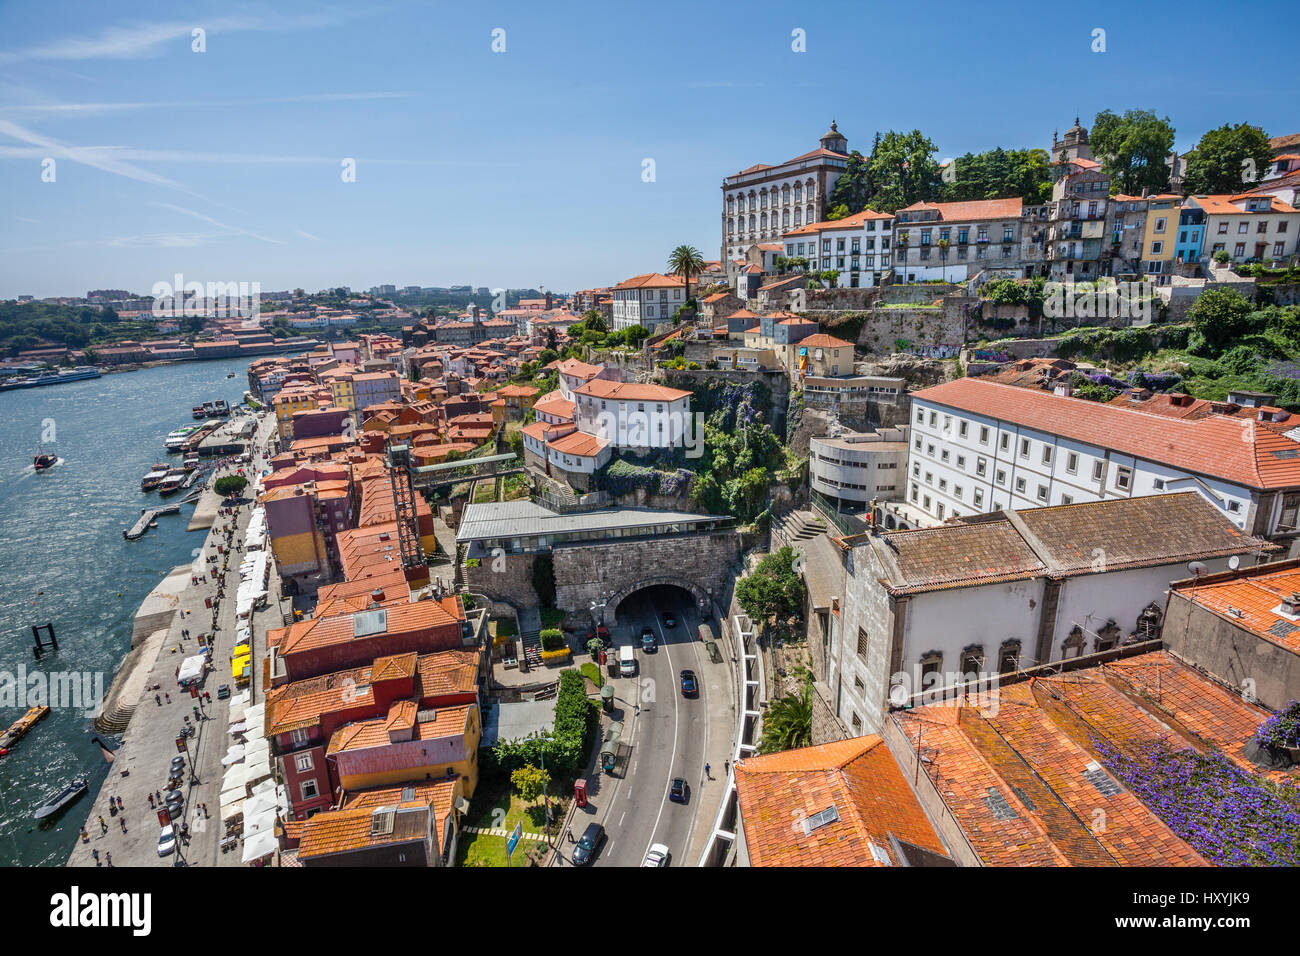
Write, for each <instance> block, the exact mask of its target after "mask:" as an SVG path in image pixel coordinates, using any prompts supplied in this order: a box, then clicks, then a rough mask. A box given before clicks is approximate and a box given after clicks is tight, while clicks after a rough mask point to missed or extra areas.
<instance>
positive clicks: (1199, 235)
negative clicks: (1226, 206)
mask: <svg viewBox="0 0 1300 956" xmlns="http://www.w3.org/2000/svg"><path fill="white" fill-rule="evenodd" d="M1204 243H1205V210H1204V209H1201V208H1199V207H1197V206H1187V205H1184V206H1183V209H1182V213H1181V214H1180V215H1179V217H1178V235H1177V236H1176V237H1175V242H1174V260H1175V261H1176V262H1185V263H1196V262H1200V261H1201V246H1202V245H1204Z"/></svg>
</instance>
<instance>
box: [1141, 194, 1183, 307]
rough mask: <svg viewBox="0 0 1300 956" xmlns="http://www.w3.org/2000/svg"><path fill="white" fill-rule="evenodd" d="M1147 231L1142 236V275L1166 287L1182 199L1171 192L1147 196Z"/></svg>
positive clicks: (1171, 269) (1171, 267)
mask: <svg viewBox="0 0 1300 956" xmlns="http://www.w3.org/2000/svg"><path fill="white" fill-rule="evenodd" d="M1146 200H1147V223H1146V232H1145V233H1144V235H1143V236H1142V273H1143V275H1144V276H1148V277H1150V279H1151V281H1152V282H1155V283H1157V284H1158V285H1165V284H1166V283H1168V282H1169V275H1170V273H1171V272H1172V271H1173V261H1174V247H1175V246H1176V245H1177V243H1176V240H1177V238H1178V217H1179V215H1180V214H1181V211H1182V204H1183V197H1182V196H1175V195H1173V194H1172V193H1163V194H1161V195H1159V196H1147V197H1146Z"/></svg>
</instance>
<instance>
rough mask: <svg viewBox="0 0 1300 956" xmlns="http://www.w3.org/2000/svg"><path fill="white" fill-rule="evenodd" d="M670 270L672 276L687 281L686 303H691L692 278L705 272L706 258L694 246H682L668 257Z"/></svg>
mask: <svg viewBox="0 0 1300 956" xmlns="http://www.w3.org/2000/svg"><path fill="white" fill-rule="evenodd" d="M668 269H669V272H670V273H671V274H672V275H675V276H681V277H682V278H683V279H685V280H686V301H687V302H690V301H691V276H694V275H699V274H700V273H701V272H703V271H704V257H703V256H702V255H700V250H698V249H696V248H695V247H694V246H688V245H684V244H683V245H680V246H678V247H677V248H676V249H674V250H673V251H672V252H671V253H669V255H668Z"/></svg>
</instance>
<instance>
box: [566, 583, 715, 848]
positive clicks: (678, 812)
mask: <svg viewBox="0 0 1300 956" xmlns="http://www.w3.org/2000/svg"><path fill="white" fill-rule="evenodd" d="M665 611H672V612H673V614H674V615H676V618H677V625H676V626H675V627H672V628H666V627H665V626H664V623H663V613H664V612H665ZM619 617H620V623H619V625H618V626H617V627H616V628H615V629H614V634H613V637H614V639H615V641H616V642H617V643H618V644H620V645H622V644H626V643H630V642H634V644H635V647H636V657H637V664H638V670H639V672H638V674H637V675H636V677H633V678H616V679H615V681H614V687H615V694H616V695H617V699H616V704H617V706H618V708H621V709H622V710H623V714H622V719H623V720H624V739H625V740H626V741H628V743H629V744H630V750H629V751H627V753H626V763H625V764H624V765H623V766H621V767H619V768H618V769H617V770H616V771H615V773H614V774H613V775H609V774H604V775H602V779H601V785H600V788H599V793H598V794H597V796H596V798H595V799H593V801H592V802H593V805H594V806H595V812H594V813H593V814H591V815H583V814H582V812H581V811H579V813H578V815H576V816H575V818H574V825H573V828H574V836H575V837H577V836H579V835H580V834H581V829H582V828H583V827H585V826H586V824H587V823H590V822H592V821H593V820H594V821H597V822H600V823H603V824H604V826H605V829H606V831H607V833H608V838H607V842H606V843H605V846H604V848H603V849H602V851H601V853H600V856H599V857H598V858H597V860H596V863H595V865H596V866H640V865H641V861H642V860H643V859H644V858H645V854H646V851H647V850H648V849H649V848H650V846H651V844H654V843H663V844H665V845H666V846H667V847H668V848H669V851H670V852H671V854H672V862H673V863H674V864H676V865H686V863H687V861H688V860H690V859H693V857H694V856H695V855H698V853H699V847H698V846H695V845H694V844H695V839H696V838H695V835H694V831H695V818H696V814H697V812H698V807H699V800H698V797H699V795H700V793H701V791H702V789H703V785H704V764H705V759H706V753H707V752H709V749H710V748H709V739H708V738H709V708H710V706H711V704H713V703H716V702H714V701H711V699H710V689H709V687H708V686H707V684H708V681H707V680H705V679H703V678H705V677H706V676H707V669H708V667H709V666H710V665H709V664H708V662H707V659H706V658H705V656H704V651H703V646H702V645H701V644H700V642H699V640H698V638H697V633H698V628H699V622H700V618H699V614H698V612H697V611H696V609H695V607H694V606H693V604H692V602H691V599H690V596H689V595H688V594H686V593H685V592H683V591H680V590H678V589H676V588H652V589H648V590H646V591H642V592H641V593H639V594H636V595H633V596H632V597H631V598H629V599H628V600H627V601H626V602H624V604H623V606H622V607H620V608H619ZM644 627H650V628H651V629H653V630H654V632H655V637H656V640H657V642H658V650H657V651H655V652H654V653H649V654H647V653H643V652H642V651H641V648H640V636H641V630H642V628H644ZM684 669H690V670H694V671H695V673H696V675H697V676H698V677H699V678H701V680H700V685H701V686H700V694H699V696H698V697H695V698H685V697H682V695H681V690H680V686H679V683H678V675H679V673H680V672H681V671H682V670H684ZM638 695H639V697H640V706H639V712H638V707H637V706H636V703H637V701H636V698H637V696H638ZM715 695H716V691H715ZM619 716H620V715H619V714H618V713H617V712H616V713H615V718H618V717H619ZM720 769H721V768H716V769H715V771H714V774H713V775H714V776H715V777H717V776H718V773H719V772H720ZM674 777H684V778H685V779H686V781H687V784H688V786H689V788H690V790H689V802H688V803H687V804H685V805H682V804H679V803H674V802H672V801H670V800H669V799H668V786H669V782H670V781H671V780H672V778H674Z"/></svg>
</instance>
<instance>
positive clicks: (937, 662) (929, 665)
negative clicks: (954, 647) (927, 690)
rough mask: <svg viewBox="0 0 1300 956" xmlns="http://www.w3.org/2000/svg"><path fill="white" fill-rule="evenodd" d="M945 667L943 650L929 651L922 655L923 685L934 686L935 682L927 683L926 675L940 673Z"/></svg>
mask: <svg viewBox="0 0 1300 956" xmlns="http://www.w3.org/2000/svg"><path fill="white" fill-rule="evenodd" d="M942 667H943V652H942V651H929V652H928V653H926V654H922V655H921V686H922V687H927V686H934V684H935V682H933V681H932V682H930V683H929V684H927V683H926V680H925V679H926V677H927V676H928V675H930V674H939V672H940V670H941V669H942Z"/></svg>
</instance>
